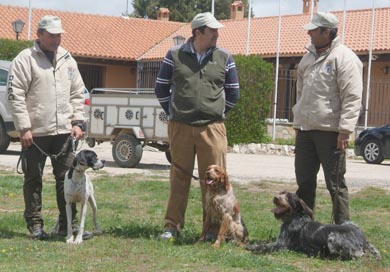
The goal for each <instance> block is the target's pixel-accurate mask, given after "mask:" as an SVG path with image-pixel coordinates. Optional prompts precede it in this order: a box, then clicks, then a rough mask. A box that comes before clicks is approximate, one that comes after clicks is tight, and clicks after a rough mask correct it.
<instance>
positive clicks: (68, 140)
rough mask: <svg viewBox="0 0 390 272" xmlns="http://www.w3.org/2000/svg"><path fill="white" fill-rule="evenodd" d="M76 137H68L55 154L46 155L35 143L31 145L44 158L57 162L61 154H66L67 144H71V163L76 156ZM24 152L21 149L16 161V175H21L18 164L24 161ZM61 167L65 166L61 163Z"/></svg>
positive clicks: (21, 171)
mask: <svg viewBox="0 0 390 272" xmlns="http://www.w3.org/2000/svg"><path fill="white" fill-rule="evenodd" d="M76 142H77V140H76V137H74V136H73V135H71V136H69V138H68V139H67V140H66V142H65V143H64V145H63V147H62V149H61V150H60V152H58V153H57V154H48V153H46V152H45V151H44V150H43V149H42V148H41V147H40V146H39V145H38V144H37V143H36V142H34V141H33V145H34V146H35V147H36V148H37V149H38V150H39V152H41V154H43V155H45V156H46V157H49V158H50V159H54V160H57V159H58V158H59V157H60V156H61V155H62V154H64V153H66V151H67V150H68V147H69V143H71V144H72V149H71V154H72V155H71V156H70V157H72V161H73V158H74V157H75V156H76ZM24 152H25V149H22V154H20V157H19V160H18V163H17V165H16V172H17V173H18V174H23V170H20V168H19V167H20V163H21V161H22V159H24ZM62 164H63V165H67V164H66V163H62Z"/></svg>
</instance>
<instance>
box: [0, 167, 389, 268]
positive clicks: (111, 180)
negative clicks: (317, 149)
mask: <svg viewBox="0 0 390 272" xmlns="http://www.w3.org/2000/svg"><path fill="white" fill-rule="evenodd" d="M93 183H94V186H95V194H96V201H97V204H98V221H99V224H100V226H101V228H102V229H103V232H104V233H103V235H101V236H96V237H94V238H93V239H91V240H87V241H84V242H83V244H82V245H79V246H72V245H67V244H66V243H65V238H55V237H53V238H51V239H49V240H47V241H32V240H30V239H29V238H28V236H27V229H26V225H25V222H24V219H23V209H24V202H23V194H22V184H23V181H22V176H20V175H14V173H10V172H4V171H3V172H0V271H3V272H4V271H202V272H203V271H386V270H388V271H390V224H389V222H390V192H388V191H385V190H382V189H380V188H367V189H364V190H362V191H359V192H354V193H352V194H351V195H350V206H351V217H352V221H353V222H355V223H357V224H358V225H359V226H360V227H361V228H362V229H363V230H364V232H365V234H366V236H367V238H368V240H369V241H370V242H371V243H373V244H374V245H375V246H376V247H377V248H378V249H379V251H380V252H381V254H382V261H380V262H377V261H375V260H374V259H372V258H371V259H370V258H362V259H358V260H353V261H337V260H321V259H318V258H308V257H306V256H305V255H302V254H298V253H294V252H287V251H285V252H278V253H273V254H269V255H255V254H252V253H251V252H248V251H246V250H244V249H242V248H239V247H236V246H234V245H232V244H226V243H224V244H222V246H221V248H220V249H218V250H215V249H213V248H211V246H210V244H209V243H206V244H196V241H197V239H198V238H199V235H200V232H201V225H202V221H201V214H202V209H201V202H200V189H199V186H198V183H197V182H193V186H192V189H191V193H190V198H189V203H188V209H187V214H186V226H185V229H184V231H183V232H182V234H181V236H180V238H179V239H177V240H176V241H175V242H162V241H159V240H158V239H157V237H158V235H159V234H160V233H161V231H162V227H163V218H164V215H165V208H166V202H167V198H168V190H169V183H168V179H167V178H166V177H159V176H144V175H126V176H116V177H112V176H107V175H105V174H104V171H100V172H99V174H98V175H97V176H96V177H94V178H93ZM233 186H234V191H235V195H236V197H237V198H238V200H239V202H240V205H241V211H242V215H243V218H244V220H245V223H246V225H247V227H248V230H249V236H250V239H251V240H257V241H259V240H261V241H274V240H275V238H276V236H277V235H278V231H279V222H278V221H276V220H275V219H274V217H273V214H272V213H271V212H270V210H271V208H272V207H273V205H272V197H273V195H275V194H276V193H278V192H280V191H282V190H290V191H295V189H296V188H295V186H294V184H286V183H281V182H277V181H269V182H256V181H254V182H253V183H251V184H249V185H245V186H238V185H236V184H233ZM317 192H318V197H317V208H316V210H315V216H316V219H317V220H319V221H321V222H323V223H327V222H329V221H330V216H331V205H330V197H329V195H328V192H327V191H326V189H325V188H323V187H319V188H318V190H317ZM78 209H79V206H78ZM57 214H58V213H57V207H56V201H55V183H54V180H53V179H52V177H51V176H50V177H47V178H46V179H45V181H44V186H43V216H44V220H45V224H46V225H45V230H46V231H47V232H50V230H51V228H52V227H53V226H54V224H55V221H56V218H57ZM91 219H92V212H91V208H90V207H88V211H87V222H86V230H92V228H93V225H92V220H91Z"/></svg>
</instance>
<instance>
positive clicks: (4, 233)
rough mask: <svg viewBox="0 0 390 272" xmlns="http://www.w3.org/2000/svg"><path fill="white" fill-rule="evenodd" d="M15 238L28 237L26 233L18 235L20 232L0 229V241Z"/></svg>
mask: <svg viewBox="0 0 390 272" xmlns="http://www.w3.org/2000/svg"><path fill="white" fill-rule="evenodd" d="M15 237H28V235H27V232H26V233H20V232H15V231H11V230H9V229H1V228H0V239H13V238H15Z"/></svg>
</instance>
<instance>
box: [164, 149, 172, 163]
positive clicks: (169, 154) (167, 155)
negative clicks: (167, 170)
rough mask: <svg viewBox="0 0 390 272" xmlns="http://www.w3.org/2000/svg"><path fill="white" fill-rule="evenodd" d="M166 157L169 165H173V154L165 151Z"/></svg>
mask: <svg viewBox="0 0 390 272" xmlns="http://www.w3.org/2000/svg"><path fill="white" fill-rule="evenodd" d="M165 157H166V158H167V161H168V162H169V163H172V156H171V152H169V151H165Z"/></svg>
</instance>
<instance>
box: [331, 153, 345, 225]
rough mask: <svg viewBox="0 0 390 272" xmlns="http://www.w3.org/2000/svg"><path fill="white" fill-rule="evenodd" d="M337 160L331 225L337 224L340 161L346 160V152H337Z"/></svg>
mask: <svg viewBox="0 0 390 272" xmlns="http://www.w3.org/2000/svg"><path fill="white" fill-rule="evenodd" d="M334 155H335V158H336V191H335V193H334V195H333V196H332V197H333V209H332V215H331V223H335V222H336V221H335V218H334V217H335V213H334V211H335V209H336V205H338V202H337V198H338V196H339V192H340V160H342V159H344V156H345V151H341V150H336V151H335V152H334Z"/></svg>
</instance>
